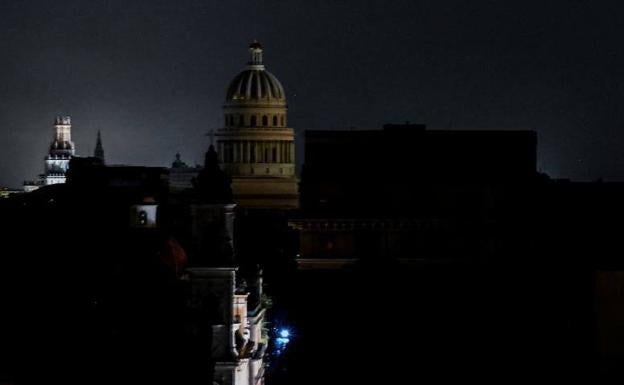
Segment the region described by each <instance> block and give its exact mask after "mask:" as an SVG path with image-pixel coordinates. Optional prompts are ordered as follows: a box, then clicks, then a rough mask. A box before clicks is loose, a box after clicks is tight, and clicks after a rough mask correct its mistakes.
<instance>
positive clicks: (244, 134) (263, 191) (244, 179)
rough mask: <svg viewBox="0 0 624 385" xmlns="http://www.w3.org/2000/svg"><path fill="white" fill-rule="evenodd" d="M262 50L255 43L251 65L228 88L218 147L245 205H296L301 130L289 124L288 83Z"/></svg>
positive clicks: (238, 198)
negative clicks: (297, 149)
mask: <svg viewBox="0 0 624 385" xmlns="http://www.w3.org/2000/svg"><path fill="white" fill-rule="evenodd" d="M262 53H263V50H262V45H261V44H260V43H258V42H253V43H252V44H251V45H250V46H249V55H250V60H249V62H248V63H247V67H246V68H245V69H244V70H243V71H242V72H240V73H239V74H238V75H236V77H234V79H233V80H232V82H231V83H230V85H229V87H228V89H227V93H226V99H225V105H224V106H223V111H224V117H225V119H224V126H223V128H220V129H218V130H217V132H216V138H217V151H218V153H219V158H220V161H221V164H222V165H223V168H224V170H225V171H226V172H228V173H229V174H230V176H231V177H232V192H233V195H234V201H235V202H236V203H237V204H238V205H239V206H242V207H246V208H296V207H297V206H298V202H299V198H298V191H297V179H296V176H295V134H294V130H293V129H292V128H289V127H288V118H287V105H286V94H285V92H284V87H283V86H282V84H281V83H280V81H279V80H277V78H276V77H275V76H274V75H273V74H271V73H270V72H269V71H267V70H266V68H265V66H264V64H263V61H262Z"/></svg>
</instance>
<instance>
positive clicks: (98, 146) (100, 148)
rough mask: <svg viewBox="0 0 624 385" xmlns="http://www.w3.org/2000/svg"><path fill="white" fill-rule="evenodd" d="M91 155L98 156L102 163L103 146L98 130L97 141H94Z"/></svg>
mask: <svg viewBox="0 0 624 385" xmlns="http://www.w3.org/2000/svg"><path fill="white" fill-rule="evenodd" d="M93 157H94V158H98V159H99V160H101V161H102V163H104V146H102V135H101V133H100V130H98V134H97V142H96V143H95V150H93Z"/></svg>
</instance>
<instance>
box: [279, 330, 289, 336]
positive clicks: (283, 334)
mask: <svg viewBox="0 0 624 385" xmlns="http://www.w3.org/2000/svg"><path fill="white" fill-rule="evenodd" d="M279 335H280V337H282V338H288V337H290V332H289V331H288V329H282V330H280V332H279Z"/></svg>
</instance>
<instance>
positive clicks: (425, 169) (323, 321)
mask: <svg viewBox="0 0 624 385" xmlns="http://www.w3.org/2000/svg"><path fill="white" fill-rule="evenodd" d="M536 144H537V141H536V135H535V133H534V132H531V131H522V132H513V131H511V132H510V131H487V132H486V131H429V130H426V129H425V127H424V126H420V125H386V126H385V127H384V129H383V130H370V131H342V132H336V131H308V132H307V133H306V143H305V145H306V148H305V150H306V151H305V153H306V159H305V163H304V165H303V171H302V177H301V190H300V191H301V210H300V212H299V214H298V215H297V216H296V217H293V218H291V219H290V222H289V223H290V226H291V227H292V228H293V229H295V230H296V232H297V233H298V239H299V246H298V252H297V254H298V255H297V262H298V267H299V271H298V272H297V273H296V277H297V278H296V279H293V280H292V282H291V285H292V286H293V287H295V288H296V289H293V290H292V292H293V293H296V294H294V295H291V296H288V295H286V296H285V299H284V301H285V302H287V303H289V304H290V305H289V306H290V308H291V309H292V311H291V314H290V316H291V317H292V322H293V323H295V324H296V325H297V326H298V327H299V328H300V330H299V332H300V336H299V341H298V342H296V343H294V344H293V347H292V349H291V351H290V356H288V354H287V358H285V360H286V362H287V364H285V366H286V367H287V368H289V370H286V371H284V372H282V373H280V375H279V376H277V379H278V380H281V381H282V382H283V383H315V382H323V383H326V382H329V383H343V382H354V381H355V382H357V381H371V380H372V381H379V382H382V383H388V382H395V381H396V382H399V381H409V382H418V381H425V380H429V379H430V378H436V379H438V380H445V379H454V380H462V381H465V380H473V379H479V380H481V381H488V382H497V383H501V382H510V381H514V380H517V379H520V378H522V379H525V380H536V379H538V378H550V379H557V380H558V381H560V380H563V379H573V378H574V379H580V378H582V379H586V378H596V377H597V376H599V375H613V374H616V372H617V370H618V369H617V368H618V367H619V365H621V364H622V362H624V361H623V360H622V358H623V357H624V356H623V355H622V352H624V350H623V349H622V348H623V347H624V344H623V343H622V342H623V341H622V338H621V335H622V333H621V330H622V328H621V326H617V325H618V320H621V319H622V314H624V312H623V310H624V307H623V306H622V305H621V304H619V303H618V301H619V300H620V299H621V295H620V294H619V293H621V291H622V288H623V287H624V281H623V280H622V278H621V273H619V270H620V269H621V262H619V258H618V257H617V255H618V252H617V250H621V249H622V246H621V244H620V241H619V237H618V235H617V234H618V233H619V232H620V231H621V230H622V226H621V225H619V224H618V223H617V222H616V223H615V224H613V220H615V219H617V218H618V217H619V216H621V215H622V214H623V213H624V206H623V205H622V203H621V200H620V199H619V198H618V197H620V196H622V194H623V193H624V190H623V186H622V185H621V184H615V183H600V182H597V183H572V182H569V181H558V180H551V179H550V178H548V177H547V176H545V175H541V174H539V173H538V172H537V170H536ZM612 250H616V251H612ZM317 357H322V358H321V359H322V364H320V365H319V366H318V367H317V369H318V370H316V371H314V372H309V371H307V370H306V369H307V368H309V367H308V366H307V365H308V364H307V363H308V362H309V361H308V360H312V359H314V358H317Z"/></svg>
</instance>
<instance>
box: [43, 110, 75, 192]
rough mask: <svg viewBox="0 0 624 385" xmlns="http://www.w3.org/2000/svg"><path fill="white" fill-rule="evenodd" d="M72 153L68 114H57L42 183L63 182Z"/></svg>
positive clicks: (73, 148) (73, 150) (72, 145)
mask: <svg viewBox="0 0 624 385" xmlns="http://www.w3.org/2000/svg"><path fill="white" fill-rule="evenodd" d="M74 153H75V147H74V142H72V140H71V119H70V117H69V116H57V117H56V119H55V120H54V138H53V139H52V143H51V144H50V151H49V152H48V155H47V156H46V157H45V173H44V174H43V176H42V177H43V184H44V185H50V184H57V183H65V173H66V172H67V169H68V168H69V161H70V160H71V158H72V156H74Z"/></svg>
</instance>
